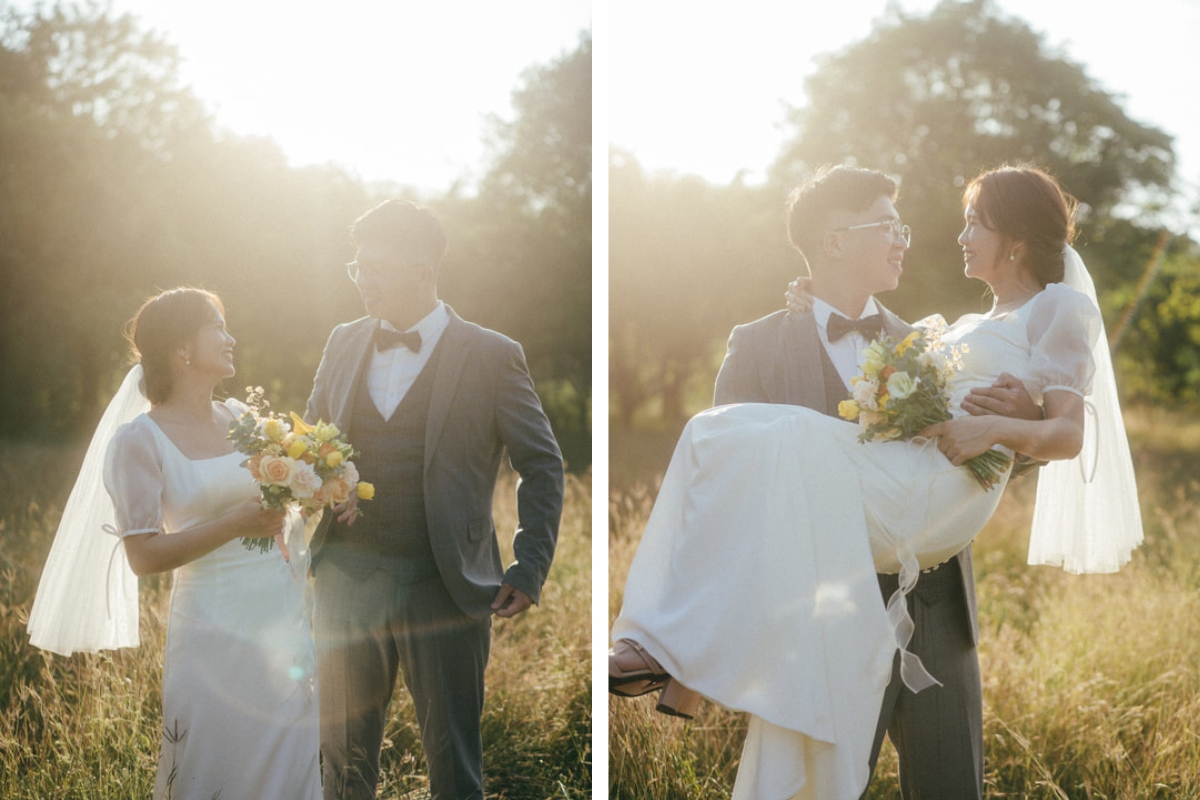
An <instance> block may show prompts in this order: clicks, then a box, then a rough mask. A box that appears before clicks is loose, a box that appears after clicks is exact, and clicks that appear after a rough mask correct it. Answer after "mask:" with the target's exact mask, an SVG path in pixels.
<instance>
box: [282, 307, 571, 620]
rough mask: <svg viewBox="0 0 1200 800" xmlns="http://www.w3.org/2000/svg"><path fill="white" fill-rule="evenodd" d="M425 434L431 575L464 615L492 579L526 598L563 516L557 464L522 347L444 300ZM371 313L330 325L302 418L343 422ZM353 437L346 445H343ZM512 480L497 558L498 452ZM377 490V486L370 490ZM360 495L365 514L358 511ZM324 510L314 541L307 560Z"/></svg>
mask: <svg viewBox="0 0 1200 800" xmlns="http://www.w3.org/2000/svg"><path fill="white" fill-rule="evenodd" d="M447 310H449V311H450V323H449V325H448V326H447V327H446V330H445V332H444V333H443V334H442V339H441V340H440V341H439V343H438V347H440V348H442V353H441V357H440V361H439V363H438V365H437V374H436V375H435V377H434V386H433V396H432V398H431V400H430V405H429V418H428V421H427V423H426V429H425V486H424V491H425V513H426V517H427V520H428V524H429V537H430V540H431V544H432V546H433V553H434V558H435V559H436V561H437V565H438V571H439V572H440V574H441V577H442V580H443V582H444V583H445V585H446V588H447V589H448V590H449V592H450V594H451V596H452V597H453V598H454V600H455V602H456V603H457V604H458V606H459V607H460V608H461V609H462V610H463V612H464V613H466V614H468V615H470V616H472V617H475V618H479V619H482V618H484V617H486V616H488V615H490V614H491V608H490V605H491V602H492V600H493V599H495V596H496V592H497V591H499V588H500V583H501V582H502V581H503V582H505V583H508V584H509V585H511V586H513V587H515V588H517V589H520V590H521V591H523V592H525V593H526V594H528V595H529V596H530V597H532V598H533V600H534V602H537V601H538V599H539V597H540V595H541V589H542V584H543V583H544V582H545V580H546V574H547V572H548V571H549V569H550V561H551V559H552V558H553V557H554V547H555V543H556V541H557V537H558V525H559V520H560V518H561V516H562V503H563V461H562V454H561V453H560V451H559V449H558V444H557V443H556V442H555V440H554V434H553V433H552V431H551V429H550V422H549V420H548V419H547V418H546V414H545V412H543V411H542V405H541V402H540V401H539V400H538V396H537V393H536V392H535V391H534V389H533V380H532V379H531V378H530V376H529V370H528V368H527V367H526V365H525V353H524V351H523V350H522V349H521V346H520V345H519V344H517V343H516V342H514V341H513V340H511V339H509V338H508V337H506V336H503V335H502V334H499V333H496V332H495V331H491V330H488V329H486V328H482V327H480V326H478V325H475V324H473V323H470V322H465V321H464V320H463V319H462V318H461V317H459V316H458V315H457V314H456V313H454V311H453V309H450V308H449V306H447ZM378 326H379V322H378V320H375V319H372V318H370V317H364V318H362V319H359V320H356V321H354V322H349V323H346V324H344V325H339V326H338V327H337V328H335V329H334V330H333V333H332V334H330V336H329V341H328V342H327V343H326V345H325V353H324V355H323V356H322V358H321V364H320V366H319V367H318V368H317V376H316V378H315V379H314V381H313V391H312V396H310V397H309V399H308V409H307V411H306V412H305V418H306V419H307V420H308V421H309V422H315V421H316V420H318V419H322V420H325V421H327V422H333V423H335V424H336V425H337V426H338V427H339V428H341V429H342V430H343V431H348V430H349V429H350V421H351V414H352V412H353V410H354V401H355V394H356V392H357V390H358V387H359V385H360V383H361V377H362V372H363V370H364V369H365V368H366V366H367V365H368V364H369V363H370V357H371V353H372V351H373V347H374V344H373V339H372V336H373V334H374V332H375V329H376V328H377V327H378ZM351 444H353V441H351ZM505 449H507V450H508V457H509V461H510V463H511V464H512V467H513V469H515V470H516V472H517V474H518V475H519V476H520V478H521V480H520V481H519V483H518V484H517V515H518V524H517V530H516V533H515V535H514V537H513V551H514V555H515V556H516V560H515V562H514V563H513V564H512V565H511V566H510V567H508V569H507V570H505V569H504V568H503V566H502V564H501V561H500V550H499V544H498V542H497V539H496V526H495V522H494V521H493V519H492V495H493V492H494V490H495V486H496V477H497V474H498V471H499V468H500V459H501V457H502V455H503V452H504V450H505ZM375 490H376V492H386V491H388V487H386V486H376V487H375ZM369 505H370V503H369V502H368V503H367V505H366V506H364V509H366V508H369ZM332 519H333V515H332V514H326V515H325V518H324V519H322V520H321V522H320V524H319V526H318V528H317V532H316V535H315V536H314V539H313V544H312V552H313V559H314V562H315V561H316V560H317V559H319V558H320V552H321V548H322V546H323V545H324V543H325V540H326V537H327V536H328V532H329V526H330V523H331V522H332Z"/></svg>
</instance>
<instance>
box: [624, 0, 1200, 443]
mask: <svg viewBox="0 0 1200 800" xmlns="http://www.w3.org/2000/svg"><path fill="white" fill-rule="evenodd" d="M803 86H804V94H805V96H806V98H807V102H806V103H805V105H803V106H801V107H797V108H794V109H792V111H791V112H790V114H789V123H788V124H789V128H790V130H791V135H790V137H789V139H788V141H787V142H786V144H785V145H784V146H783V147H782V149H781V152H780V153H779V154H778V157H777V158H776V160H775V162H774V164H773V166H772V168H771V170H770V174H769V178H768V181H767V183H766V185H765V186H764V187H747V186H744V185H743V184H742V183H741V182H739V181H735V182H734V183H732V184H730V185H728V186H711V185H708V184H704V182H703V181H700V180H699V179H695V178H690V177H680V176H675V175H657V176H646V175H644V174H642V172H641V170H640V168H638V166H637V164H636V162H634V161H633V159H632V157H631V156H629V155H628V154H617V155H615V156H614V160H613V162H612V166H611V167H610V169H611V170H612V176H613V177H612V181H611V190H610V191H611V203H612V208H613V212H612V217H611V220H610V225H611V235H612V242H611V245H610V251H611V254H612V259H611V278H610V281H611V293H610V298H611V302H612V322H611V326H610V332H611V338H612V341H611V343H610V351H611V354H612V355H611V360H612V363H611V367H610V369H611V372H612V375H613V376H614V377H613V387H612V400H613V413H614V415H615V416H616V417H617V419H618V420H621V421H624V422H626V423H629V422H632V421H633V419H634V417H635V415H636V414H638V413H639V411H640V413H642V414H643V415H649V416H651V417H653V416H655V415H662V416H665V417H666V418H667V419H668V420H669V419H671V418H672V417H675V416H677V415H681V414H682V415H685V414H686V413H691V412H694V411H696V410H698V408H700V407H703V405H704V404H705V403H706V401H707V398H708V397H711V395H710V394H708V393H709V392H710V391H711V385H712V379H713V377H714V375H715V370H716V368H717V366H718V365H719V358H720V354H721V353H722V352H723V347H722V346H721V345H722V344H723V342H724V340H725V337H726V336H727V335H728V333H729V330H730V327H731V326H732V325H733V324H737V323H740V322H748V321H750V320H752V319H754V318H755V317H757V316H761V315H763V314H766V313H770V312H771V311H774V310H777V309H780V308H782V307H783V291H784V289H785V287H786V283H787V281H788V280H789V279H790V278H791V277H794V276H795V275H797V274H801V273H802V272H803V271H804V266H803V263H802V259H801V258H800V257H799V255H798V254H796V253H795V252H794V251H790V250H789V249H788V247H787V245H786V237H785V229H784V202H785V200H786V197H787V194H788V192H789V191H790V190H791V189H792V188H793V187H794V186H796V185H797V184H799V183H801V182H803V181H804V180H806V179H807V178H808V177H810V176H811V175H812V174H813V173H814V172H815V171H816V170H817V169H818V168H819V167H821V166H822V165H825V164H838V163H848V164H855V165H858V166H863V167H870V168H874V169H880V170H882V171H885V172H888V173H890V174H892V175H894V176H896V177H898V178H899V179H900V197H899V199H898V201H897V207H898V208H899V210H900V213H901V216H903V217H904V219H905V221H906V222H908V223H909V224H910V225H911V226H912V228H913V242H912V247H911V249H910V250H909V252H908V255H907V256H906V259H905V273H904V277H903V279H902V281H901V286H900V288H899V289H898V290H897V291H896V292H894V293H889V294H888V295H886V296H885V297H883V298H882V299H883V300H884V302H885V303H887V304H888V306H889V307H891V308H892V309H893V310H894V311H896V312H898V313H900V314H901V316H904V317H906V318H908V319H919V318H921V317H923V316H926V315H927V314H929V313H932V312H934V311H937V312H941V313H943V314H944V315H946V316H947V317H948V318H950V319H954V318H955V317H957V316H958V315H959V314H961V313H964V312H967V311H979V310H982V309H983V308H984V306H985V304H986V302H987V299H986V297H985V296H984V292H985V288H986V287H984V286H983V284H981V283H978V282H973V281H970V280H967V279H965V278H963V277H962V258H961V253H960V249H959V246H958V244H957V242H956V238H957V236H958V233H959V231H960V230H961V228H962V205H961V197H960V195H961V192H962V190H963V188H964V186H965V185H966V183H967V181H969V180H970V179H971V178H972V177H974V176H975V175H976V174H978V173H980V172H981V171H983V170H985V169H989V168H993V167H996V166H999V165H1001V164H1004V163H1035V164H1037V165H1038V166H1041V167H1044V168H1047V169H1049V170H1050V171H1051V172H1052V173H1053V174H1055V176H1056V177H1058V178H1059V180H1060V181H1061V182H1062V184H1063V185H1064V187H1065V188H1066V189H1067V190H1068V191H1070V192H1071V193H1072V194H1074V195H1075V196H1076V197H1077V198H1078V199H1079V200H1080V201H1081V202H1082V203H1083V206H1082V207H1081V214H1080V223H1081V231H1082V236H1081V238H1080V239H1079V240H1078V241H1077V245H1076V246H1077V247H1078V248H1079V250H1080V252H1081V253H1082V254H1083V255H1084V257H1085V259H1086V260H1087V262H1088V265H1089V267H1090V268H1091V270H1092V272H1093V275H1094V277H1095V279H1096V283H1097V285H1098V287H1099V289H1100V291H1101V294H1102V298H1101V300H1102V305H1103V306H1104V308H1103V310H1104V311H1105V313H1106V314H1107V315H1108V316H1109V317H1110V326H1111V325H1112V324H1113V323H1114V322H1116V320H1117V318H1118V317H1120V315H1121V314H1122V310H1123V308H1125V306H1127V305H1128V303H1129V302H1130V301H1131V300H1132V298H1133V295H1134V294H1135V292H1134V287H1135V285H1136V284H1138V282H1139V281H1140V279H1141V276H1142V275H1143V272H1144V270H1145V268H1146V266H1147V264H1149V263H1150V261H1151V258H1152V256H1153V254H1154V252H1155V243H1156V242H1157V241H1158V239H1159V233H1160V232H1159V230H1158V226H1157V223H1156V219H1155V216H1154V213H1153V212H1154V210H1155V209H1156V208H1158V207H1160V206H1161V205H1163V204H1164V203H1165V201H1166V200H1167V199H1168V198H1169V197H1170V195H1171V192H1172V180H1173V176H1174V171H1175V159H1174V154H1173V150H1172V142H1171V138H1170V137H1169V136H1168V135H1167V134H1165V133H1163V132H1162V131H1160V130H1157V129H1155V128H1154V127H1152V126H1149V125H1145V124H1142V123H1139V122H1137V121H1136V120H1133V119H1131V118H1130V117H1129V116H1128V115H1127V114H1126V113H1125V111H1124V109H1123V108H1122V106H1121V102H1120V100H1119V99H1118V98H1115V97H1113V96H1112V95H1111V94H1109V93H1108V92H1106V91H1105V90H1104V89H1103V87H1101V86H1100V85H1099V84H1098V83H1097V82H1096V81H1095V80H1094V79H1093V78H1092V77H1091V76H1090V75H1089V74H1088V73H1087V71H1086V69H1085V68H1084V67H1083V66H1082V65H1080V64H1077V63H1075V62H1072V61H1071V60H1069V59H1068V58H1066V57H1065V56H1064V55H1063V54H1062V53H1060V52H1057V51H1055V50H1053V49H1051V48H1050V47H1049V46H1048V45H1047V44H1046V43H1045V41H1044V40H1043V38H1042V36H1041V35H1040V34H1038V33H1036V32H1034V31H1033V30H1032V29H1030V27H1029V26H1028V25H1027V24H1026V23H1024V22H1023V21H1021V20H1019V19H1016V18H1012V17H1008V16H1006V15H1004V14H1003V13H1001V12H1000V10H999V9H998V8H997V7H996V6H995V4H994V3H992V2H991V1H990V0H968V1H967V2H963V1H962V0H943V2H942V3H941V4H939V5H938V6H936V7H935V8H934V9H932V10H931V11H930V12H928V13H927V14H925V15H908V14H905V13H903V12H902V11H900V10H899V9H898V8H897V7H894V6H892V7H889V9H888V11H887V13H886V14H885V15H884V16H883V17H882V18H881V19H880V20H879V21H877V23H876V24H875V27H874V29H873V31H872V33H871V34H870V35H869V36H867V37H866V38H865V39H863V40H862V41H860V42H857V43H854V44H852V45H850V46H848V47H846V48H845V49H843V50H842V51H840V52H837V53H833V54H831V55H829V56H826V57H825V58H824V59H823V60H822V61H821V62H820V63H819V66H818V68H817V70H816V72H815V73H814V74H812V75H811V76H810V77H809V78H808V79H807V80H805V81H804V84H803ZM1118 212H1119V213H1118ZM731 223H732V224H731ZM1168 256H1169V257H1170V258H1169V263H1170V264H1171V265H1172V267H1171V269H1164V270H1162V271H1161V273H1160V283H1159V284H1157V285H1155V286H1152V287H1150V290H1149V295H1148V296H1147V300H1146V302H1145V303H1144V304H1143V305H1142V306H1141V308H1142V313H1143V314H1146V313H1148V312H1149V311H1150V310H1154V309H1157V308H1159V307H1161V308H1162V309H1166V308H1168V307H1169V308H1170V309H1171V310H1172V313H1182V314H1184V317H1185V318H1183V319H1182V321H1181V322H1180V323H1179V324H1178V325H1177V326H1176V327H1178V328H1179V332H1177V333H1175V334H1172V335H1170V336H1167V332H1166V329H1164V328H1160V327H1159V322H1157V321H1152V320H1149V319H1147V318H1146V317H1142V318H1140V320H1138V322H1137V324H1136V325H1134V326H1133V327H1132V328H1131V331H1132V333H1131V334H1130V336H1129V337H1128V339H1127V340H1126V342H1125V344H1123V345H1122V346H1123V347H1127V348H1129V350H1130V351H1131V352H1132V353H1133V355H1132V356H1130V357H1129V358H1123V359H1122V362H1123V363H1136V364H1138V365H1139V369H1140V370H1141V372H1140V374H1141V375H1142V376H1143V377H1142V379H1139V380H1138V381H1129V382H1128V384H1127V385H1128V386H1129V387H1131V388H1132V387H1135V386H1141V387H1142V388H1148V387H1149V386H1151V385H1155V386H1157V387H1159V388H1158V389H1157V390H1156V391H1160V390H1164V388H1165V386H1166V385H1167V383H1170V382H1169V381H1168V382H1167V383H1164V381H1163V380H1162V378H1163V376H1165V375H1166V374H1167V373H1169V372H1173V371H1174V372H1177V371H1178V370H1179V369H1183V370H1184V372H1185V374H1188V375H1191V376H1192V377H1191V378H1188V379H1186V380H1190V381H1192V383H1191V386H1192V387H1193V389H1192V390H1191V391H1192V392H1193V393H1195V391H1196V388H1197V387H1200V382H1197V381H1200V369H1197V368H1195V367H1194V366H1193V364H1200V349H1197V347H1196V344H1195V343H1193V344H1191V345H1187V346H1184V344H1185V343H1186V342H1187V341H1190V340H1189V338H1188V335H1185V334H1186V331H1187V330H1195V329H1200V328H1189V327H1188V326H1189V325H1190V326H1195V325H1197V324H1198V323H1200V315H1193V316H1187V314H1189V313H1191V312H1189V311H1188V306H1187V304H1186V303H1184V302H1183V297H1185V296H1186V289H1185V287H1186V286H1188V285H1190V284H1187V283H1186V280H1185V279H1184V278H1183V277H1182V276H1183V275H1184V274H1190V275H1192V276H1194V275H1195V273H1196V270H1197V267H1196V263H1197V254H1196V249H1195V244H1194V243H1193V242H1191V241H1190V240H1188V239H1187V238H1186V237H1175V238H1174V239H1172V240H1171V244H1170V251H1169V253H1168ZM680 262H682V263H683V264H684V265H686V266H680ZM1176 272H1178V273H1179V276H1178V277H1177V276H1176ZM731 276H733V277H731ZM1166 281H1170V282H1171V283H1170V287H1167V286H1165V285H1164V284H1165V282H1166ZM1179 281H1183V282H1179ZM1176 283H1178V287H1177V288H1174V287H1175V286H1176ZM1156 303H1157V305H1155V304H1156ZM1163 303H1166V304H1167V305H1166V306H1163V305H1162V304H1163ZM672 331H673V332H675V333H674V334H672V333H671V332H672ZM1151 331H1155V332H1154V333H1152V332H1151ZM1160 337H1165V338H1163V339H1162V341H1161V343H1160V344H1156V343H1158V342H1159V341H1160ZM1193 338H1194V337H1193ZM1168 342H1169V344H1168ZM1180 346H1184V352H1185V353H1186V354H1181V353H1180V352H1179V351H1178V350H1172V348H1177V347H1180ZM1154 347H1157V348H1158V349H1157V350H1156V351H1155V353H1156V354H1155V355H1154V356H1153V357H1152V358H1151V359H1150V360H1149V361H1148V360H1147V358H1148V357H1149V356H1150V351H1151V350H1153V348H1154ZM1153 365H1157V366H1153ZM680 371H683V372H686V373H687V374H686V375H685V376H682V377H683V378H684V379H686V380H689V381H690V382H691V385H692V386H694V387H695V388H694V390H693V393H692V402H691V404H690V406H688V407H686V408H683V407H681V404H680V403H678V402H675V401H674V400H673V399H672V394H673V393H677V390H676V389H674V388H672V385H671V384H672V383H678V382H679V381H680V380H681V376H680V374H679V373H680ZM1167 391H1168V394H1172V395H1173V396H1174V395H1175V394H1176V393H1175V390H1167Z"/></svg>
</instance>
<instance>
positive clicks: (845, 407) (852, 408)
mask: <svg viewBox="0 0 1200 800" xmlns="http://www.w3.org/2000/svg"><path fill="white" fill-rule="evenodd" d="M858 412H859V407H858V403H856V402H854V401H853V400H843V401H842V402H840V403H838V416H840V417H841V418H842V419H845V420H849V421H850V422H854V420H856V419H858Z"/></svg>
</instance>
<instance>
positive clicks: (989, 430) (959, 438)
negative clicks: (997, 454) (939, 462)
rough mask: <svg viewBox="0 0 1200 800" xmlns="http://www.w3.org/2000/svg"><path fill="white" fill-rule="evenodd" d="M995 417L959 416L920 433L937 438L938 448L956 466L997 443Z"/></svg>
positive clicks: (929, 437) (927, 437)
mask: <svg viewBox="0 0 1200 800" xmlns="http://www.w3.org/2000/svg"><path fill="white" fill-rule="evenodd" d="M994 419H995V418H994V417H991V416H983V417H958V418H957V419H952V420H947V421H946V422H939V423H936V424H934V425H930V426H929V427H928V428H926V429H925V430H923V431H921V432H920V433H918V434H917V435H918V436H923V437H925V438H926V439H937V440H938V441H937V446H938V449H939V450H941V451H942V453H943V454H945V456H946V458H948V459H950V463H952V464H953V465H954V466H956V467H961V466H962V465H963V464H964V463H966V462H967V460H968V459H972V458H974V457H975V456H978V455H982V454H983V453H986V452H987V451H988V450H990V449H992V445H994V444H996V438H995V435H994V432H993V427H994V426H993V421H994Z"/></svg>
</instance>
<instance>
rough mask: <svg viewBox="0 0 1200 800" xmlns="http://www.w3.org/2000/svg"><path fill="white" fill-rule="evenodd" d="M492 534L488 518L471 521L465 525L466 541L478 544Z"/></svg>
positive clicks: (490, 521) (490, 522)
mask: <svg viewBox="0 0 1200 800" xmlns="http://www.w3.org/2000/svg"><path fill="white" fill-rule="evenodd" d="M491 532H492V520H491V518H489V517H481V518H480V519H476V520H472V521H471V523H470V524H469V525H467V541H469V542H479V541H482V540H484V539H486V538H487V537H488V534H490V533H491Z"/></svg>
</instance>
